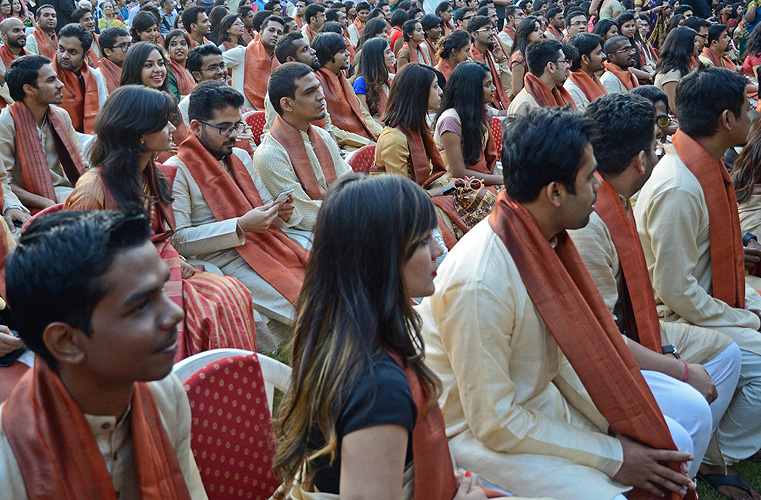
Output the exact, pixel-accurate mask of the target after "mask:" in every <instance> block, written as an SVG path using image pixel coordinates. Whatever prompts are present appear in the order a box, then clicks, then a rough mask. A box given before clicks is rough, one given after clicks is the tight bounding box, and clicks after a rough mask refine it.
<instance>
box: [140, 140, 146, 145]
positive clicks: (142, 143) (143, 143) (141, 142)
mask: <svg viewBox="0 0 761 500" xmlns="http://www.w3.org/2000/svg"><path fill="white" fill-rule="evenodd" d="M140 145H141V146H145V140H144V139H142V138H141V139H140Z"/></svg>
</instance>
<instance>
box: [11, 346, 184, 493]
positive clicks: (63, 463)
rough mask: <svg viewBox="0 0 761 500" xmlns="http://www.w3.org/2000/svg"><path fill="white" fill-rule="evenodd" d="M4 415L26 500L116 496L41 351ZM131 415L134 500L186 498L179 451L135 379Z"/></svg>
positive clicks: (85, 427) (78, 413)
mask: <svg viewBox="0 0 761 500" xmlns="http://www.w3.org/2000/svg"><path fill="white" fill-rule="evenodd" d="M2 418H3V427H4V428H5V432H6V435H7V436H8V441H9V443H10V445H11V448H12V449H13V454H14V455H15V456H16V460H17V461H18V464H19V467H20V468H21V476H22V477H23V479H24V485H25V486H26V491H27V496H28V497H29V498H30V500H43V499H48V498H57V499H61V500H75V499H81V498H87V499H89V500H113V499H116V492H115V491H114V485H113V482H112V480H111V475H110V474H109V472H108V469H107V468H106V463H105V462H104V461H103V455H102V454H101V452H100V449H99V448H98V443H97V442H96V440H95V436H94V435H93V433H92V430H91V429H90V425H89V424H88V423H87V420H86V419H85V415H84V414H83V413H82V410H81V409H80V407H79V405H78V404H77V402H76V401H75V400H74V399H73V398H72V397H71V394H69V391H68V390H67V389H66V387H64V385H63V383H62V382H61V379H60V378H59V377H58V375H57V374H56V373H55V372H54V371H53V370H52V369H51V368H50V367H49V366H48V364H47V362H45V361H44V360H43V359H41V358H40V357H39V356H37V357H36V358H35V363H34V368H33V369H31V370H29V371H28V372H27V373H26V375H24V377H23V378H22V379H21V380H20V381H19V383H18V385H16V388H15V389H14V391H13V393H11V396H10V399H8V401H7V402H6V403H5V409H4V411H3V414H2ZM129 420H130V422H129V425H130V428H131V429H132V432H131V435H132V442H133V444H134V454H135V460H134V464H135V469H136V471H137V477H138V480H139V481H140V497H141V498H142V499H143V500H185V499H187V500H189V499H190V493H189V492H188V487H187V484H186V483H185V478H184V477H183V475H182V470H181V469H180V465H179V463H178V462H177V455H176V453H175V450H174V447H173V446H172V443H171V441H170V440H169V437H168V436H167V432H166V429H164V424H162V422H161V415H160V414H159V411H158V408H157V407H156V402H155V401H154V400H153V395H152V394H151V391H150V389H149V388H148V385H147V384H146V383H145V382H135V384H134V392H133V394H132V402H131V410H130V414H129ZM41 478H45V479H44V481H43V480H41Z"/></svg>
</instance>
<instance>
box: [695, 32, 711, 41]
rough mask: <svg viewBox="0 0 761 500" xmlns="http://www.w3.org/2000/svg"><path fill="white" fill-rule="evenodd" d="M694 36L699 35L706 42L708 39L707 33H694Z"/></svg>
mask: <svg viewBox="0 0 761 500" xmlns="http://www.w3.org/2000/svg"><path fill="white" fill-rule="evenodd" d="M695 36H699V37H700V38H702V39H703V40H705V41H706V42H707V41H708V35H701V34H700V33H698V34H697V35H695Z"/></svg>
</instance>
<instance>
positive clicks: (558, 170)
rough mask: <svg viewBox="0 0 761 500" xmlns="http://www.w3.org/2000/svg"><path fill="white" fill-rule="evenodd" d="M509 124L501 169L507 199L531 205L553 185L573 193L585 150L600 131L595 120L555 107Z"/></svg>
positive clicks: (512, 119)
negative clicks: (552, 183)
mask: <svg viewBox="0 0 761 500" xmlns="http://www.w3.org/2000/svg"><path fill="white" fill-rule="evenodd" d="M507 121H508V124H507V126H506V127H505V132H504V135H503V138H502V168H503V171H504V177H505V191H506V192H507V194H508V196H510V197H511V198H512V199H514V200H515V201H517V202H519V203H528V202H531V201H534V200H536V199H537V197H538V196H539V193H540V192H541V190H542V188H543V187H544V186H546V185H548V184H550V183H551V182H559V183H560V184H563V185H564V186H565V187H566V189H568V191H569V192H570V193H572V194H573V193H574V192H575V189H574V186H575V181H576V175H577V174H578V170H579V164H580V163H581V158H582V156H583V155H584V148H585V147H586V146H587V144H589V143H590V141H591V139H592V138H593V137H594V135H595V133H596V131H597V125H596V124H595V122H594V120H592V119H591V118H589V117H586V116H584V115H582V114H581V113H578V112H576V111H572V110H570V109H568V108H559V107H554V108H536V109H531V110H529V111H528V113H526V114H525V115H521V116H517V117H510V118H508V119H507ZM548 137H552V140H551V141H548V140H547V138H548Z"/></svg>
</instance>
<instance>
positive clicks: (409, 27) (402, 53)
mask: <svg viewBox="0 0 761 500" xmlns="http://www.w3.org/2000/svg"><path fill="white" fill-rule="evenodd" d="M402 36H404V43H403V44H402V48H401V50H399V53H398V55H397V62H396V69H397V71H398V70H400V69H402V68H403V67H404V66H405V65H406V64H409V63H411V62H419V63H423V64H428V65H430V64H431V58H430V55H429V54H428V52H426V47H425V31H423V25H422V24H420V21H416V20H414V19H410V20H409V21H407V22H406V23H404V26H402Z"/></svg>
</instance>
